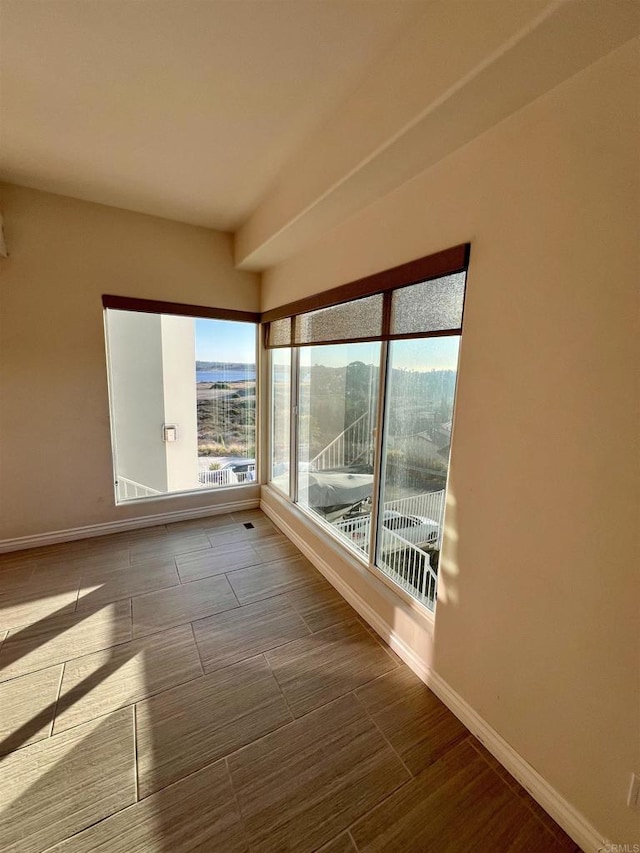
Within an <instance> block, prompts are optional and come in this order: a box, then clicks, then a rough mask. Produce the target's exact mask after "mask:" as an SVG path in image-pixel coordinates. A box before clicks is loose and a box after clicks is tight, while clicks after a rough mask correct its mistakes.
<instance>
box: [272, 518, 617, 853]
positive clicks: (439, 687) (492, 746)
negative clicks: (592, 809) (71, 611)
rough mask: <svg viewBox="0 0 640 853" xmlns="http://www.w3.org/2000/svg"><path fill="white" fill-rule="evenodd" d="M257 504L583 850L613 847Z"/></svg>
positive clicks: (332, 571)
mask: <svg viewBox="0 0 640 853" xmlns="http://www.w3.org/2000/svg"><path fill="white" fill-rule="evenodd" d="M260 508H261V509H262V511H263V512H264V513H266V515H268V516H269V517H270V518H271V519H272V520H273V521H274V522H275V523H276V524H277V525H278V527H279V528H280V529H281V530H282V531H283V532H284V533H285V535H286V536H287V537H288V538H289V539H291V541H292V542H293V543H294V544H295V545H297V547H298V548H299V549H300V550H301V551H302V553H303V554H304V555H305V556H306V557H307V559H308V560H309V561H310V562H311V563H313V565H314V566H315V567H316V568H317V569H318V571H319V572H320V573H321V574H322V575H324V577H325V578H326V579H327V580H328V581H329V583H330V584H331V585H332V586H333V587H335V589H337V591H338V592H339V593H340V594H341V595H342V597H343V598H344V599H346V601H348V602H349V604H350V605H351V606H352V607H353V608H354V610H356V611H357V612H358V613H359V614H360V616H362V618H363V619H364V620H365V621H366V622H368V624H369V625H371V627H372V628H373V629H374V630H375V631H376V632H377V633H378V634H379V635H380V636H381V637H382V639H383V640H384V641H385V642H386V643H387V644H388V645H389V646H390V647H391V648H392V649H393V651H394V652H396V654H397V655H398V656H399V657H400V658H402V660H403V661H404V662H405V663H406V664H407V666H409V667H410V668H411V669H412V670H413V671H414V672H415V674H416V675H417V676H418V678H420V680H421V681H424V683H425V684H426V685H427V686H428V687H429V688H430V689H431V690H433V692H434V693H435V694H436V696H437V697H438V698H439V699H440V700H441V701H442V702H444V704H445V705H446V706H447V708H449V710H450V711H451V712H452V713H453V714H455V715H456V717H457V718H458V719H459V720H460V722H461V723H463V724H464V725H465V726H466V727H467V728H468V729H469V731H470V732H471V733H472V734H473V735H475V737H477V738H478V740H479V741H480V742H481V743H482V744H483V745H484V746H485V747H486V749H488V750H489V752H490V753H491V754H492V755H493V756H494V758H496V759H497V760H498V761H499V762H500V764H502V766H503V767H505V768H506V769H507V770H508V771H509V773H511V775H512V776H513V777H514V778H515V779H516V780H517V781H518V782H519V783H520V784H521V785H522V787H523V788H524V789H525V790H526V791H528V792H529V794H531V796H532V797H533V799H534V800H535V801H536V802H537V803H538V804H539V805H540V806H542V808H543V809H544V810H545V811H546V812H547V813H548V814H549V815H551V817H552V818H553V819H554V820H555V821H556V823H557V824H558V825H559V826H561V827H562V829H564V831H565V832H566V833H567V835H569V836H570V837H571V838H572V839H573V840H574V841H575V843H576V844H578V845H579V846H580V847H581V848H582V850H584V851H587V853H599V851H602V850H603V849H607V848H610V847H611V844H610V842H608V841H607V840H606V839H603V838H602V836H601V835H600V834H599V833H598V832H597V830H596V829H595V828H594V827H593V826H592V825H591V824H590V823H589V821H588V820H587V819H586V818H585V817H584V815H582V814H581V813H580V812H579V811H578V810H577V809H575V808H574V807H573V806H572V805H571V803H569V802H568V801H567V800H566V799H565V798H564V797H563V796H562V795H561V794H559V793H558V791H556V790H555V788H553V787H552V786H551V785H550V784H549V783H548V782H547V781H546V780H545V779H544V778H543V777H542V776H541V775H540V774H539V773H538V772H537V771H536V770H535V769H534V768H533V767H532V766H531V765H530V764H529V763H528V762H527V761H526V760H525V759H524V758H523V757H522V756H521V755H520V754H519V753H518V752H517V751H516V750H515V749H514V748H513V747H512V746H511V745H510V744H509V743H507V741H506V740H504V738H503V737H501V736H500V735H499V734H498V732H497V731H496V730H495V729H494V728H492V727H491V726H490V725H489V723H487V721H486V720H485V719H483V717H481V716H480V715H479V714H478V713H477V712H476V711H475V710H474V709H473V708H472V707H471V705H469V703H468V702H466V701H465V700H464V699H463V698H462V696H460V694H458V693H456V691H455V690H453V688H451V687H450V686H449V685H448V684H447V682H446V681H445V680H444V679H443V678H442V677H441V676H440V675H438V673H437V672H436V671H435V670H434V669H432V668H431V667H430V666H429V665H428V664H427V663H426V661H424V660H423V659H422V658H420V657H419V656H418V655H417V654H416V653H415V652H414V651H413V649H411V648H410V647H409V646H408V645H407V644H406V643H405V641H404V640H403V639H402V638H401V637H399V636H398V635H397V634H396V633H395V631H394V630H393V628H392V627H391V626H390V625H389V624H388V623H387V622H386V621H385V620H384V619H383V618H382V617H381V616H380V615H379V614H378V613H377V612H376V611H375V610H374V609H373V608H372V607H371V606H370V605H369V604H368V603H367V602H366V601H365V600H364V599H363V598H362V597H361V596H360V595H358V593H357V592H355V591H354V590H353V588H352V587H351V586H349V585H348V584H347V583H345V581H344V580H343V579H342V578H341V577H340V575H339V574H338V573H337V572H336V571H335V569H333V568H332V567H331V566H330V565H329V563H327V561H326V560H324V559H323V558H322V557H320V556H319V555H318V554H317V553H316V552H315V551H314V550H313V549H312V548H311V547H310V546H309V544H308V543H307V542H306V541H305V539H304V538H303V537H301V536H299V535H298V534H297V533H296V532H295V530H293V528H292V527H291V526H290V525H289V524H288V523H287V521H286V520H285V519H284V518H283V517H282V516H281V515H280V513H278V512H277V510H276V509H275V508H274V507H273V506H271V505H270V504H268V503H266V502H264V501H262V502H261V504H260Z"/></svg>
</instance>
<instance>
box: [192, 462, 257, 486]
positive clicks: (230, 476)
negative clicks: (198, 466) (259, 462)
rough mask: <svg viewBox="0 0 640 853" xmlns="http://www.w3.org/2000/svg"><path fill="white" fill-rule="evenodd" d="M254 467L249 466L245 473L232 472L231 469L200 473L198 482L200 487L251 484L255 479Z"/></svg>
mask: <svg viewBox="0 0 640 853" xmlns="http://www.w3.org/2000/svg"><path fill="white" fill-rule="evenodd" d="M255 471H256V466H255V465H250V466H249V467H248V470H247V471H237V472H236V471H234V470H233V468H220V469H219V470H218V471H200V473H199V474H198V480H199V482H200V485H201V486H235V485H236V484H238V483H251V482H253V481H255V478H256V474H255Z"/></svg>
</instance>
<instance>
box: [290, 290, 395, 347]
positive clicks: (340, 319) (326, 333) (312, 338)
mask: <svg viewBox="0 0 640 853" xmlns="http://www.w3.org/2000/svg"><path fill="white" fill-rule="evenodd" d="M295 333H296V343H298V344H309V343H316V342H317V343H320V342H321V341H341V340H351V339H353V338H372V337H375V336H379V335H381V334H382V294H380V293H378V294H376V295H375V296H367V297H365V298H364V299H356V300H354V301H353V302H346V303H345V304H344V305H332V306H331V307H330V308H320V310H318V311H310V312H309V313H308V314H300V315H299V316H298V317H296V327H295Z"/></svg>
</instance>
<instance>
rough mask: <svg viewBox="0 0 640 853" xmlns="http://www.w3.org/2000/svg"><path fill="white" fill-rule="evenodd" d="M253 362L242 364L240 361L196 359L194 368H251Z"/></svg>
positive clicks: (254, 367)
mask: <svg viewBox="0 0 640 853" xmlns="http://www.w3.org/2000/svg"><path fill="white" fill-rule="evenodd" d="M255 369H256V366H255V364H243V363H242V362H240V361H196V370H252V371H254V372H255Z"/></svg>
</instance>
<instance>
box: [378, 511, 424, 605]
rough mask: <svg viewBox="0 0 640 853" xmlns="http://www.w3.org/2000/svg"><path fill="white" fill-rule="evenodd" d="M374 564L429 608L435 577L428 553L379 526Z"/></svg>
mask: <svg viewBox="0 0 640 853" xmlns="http://www.w3.org/2000/svg"><path fill="white" fill-rule="evenodd" d="M378 567H379V568H380V569H382V571H383V572H384V573H385V574H386V575H388V576H389V577H390V578H392V580H394V581H395V582H396V583H397V584H398V585H399V586H401V587H403V588H404V589H406V590H407V592H409V593H410V594H411V595H412V596H413V597H414V598H417V599H418V601H421V602H422V603H423V604H426V606H427V607H428V608H429V609H430V610H433V607H434V603H435V600H436V587H437V583H438V578H437V575H436V573H435V572H434V570H433V569H432V568H431V562H430V560H429V554H427V553H426V552H425V551H423V550H422V549H421V548H417V547H416V546H415V545H412V544H411V542H408V541H407V540H406V539H404V538H403V537H402V536H398V534H397V533H394V532H393V531H392V530H388V529H387V528H386V527H384V526H383V527H382V528H381V538H380V549H379V559H378Z"/></svg>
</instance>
